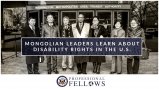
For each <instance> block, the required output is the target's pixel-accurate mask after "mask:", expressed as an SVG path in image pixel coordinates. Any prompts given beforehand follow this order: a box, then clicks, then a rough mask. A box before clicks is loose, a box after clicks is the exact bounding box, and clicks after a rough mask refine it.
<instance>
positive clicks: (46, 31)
mask: <svg viewBox="0 0 159 89" xmlns="http://www.w3.org/2000/svg"><path fill="white" fill-rule="evenodd" d="M46 19H47V24H44V25H43V26H42V31H41V34H40V30H39V29H38V28H37V27H35V23H36V20H35V19H34V18H29V19H28V25H27V26H26V27H25V29H24V30H22V37H74V38H88V37H96V38H103V37H108V36H109V32H108V29H106V28H105V27H104V26H103V25H100V24H99V18H98V17H97V16H94V17H93V19H92V24H91V25H90V24H89V23H85V22H84V15H83V14H79V15H78V21H77V23H74V24H70V22H69V17H67V16H64V17H63V24H62V26H57V25H56V24H55V23H54V16H53V15H51V14H48V15H47V18H46ZM111 37H117V38H119V37H141V38H142V39H143V40H142V41H143V42H144V41H145V34H144V30H143V29H142V28H140V26H139V22H138V20H137V19H136V18H132V19H131V20H130V27H129V28H128V30H127V32H125V30H123V29H122V22H121V21H120V20H117V21H116V22H115V23H114V28H113V29H112V30H111ZM45 59H46V60H47V71H48V74H51V73H52V72H54V73H55V74H58V73H59V71H58V70H57V56H45ZM67 60H68V65H67V64H66V62H67ZM74 62H75V63H76V66H77V71H78V72H77V74H87V71H86V70H87V62H92V65H93V67H92V72H93V73H96V74H100V67H101V63H103V62H105V56H104V55H103V56H62V70H63V71H66V70H67V68H68V69H70V70H74V65H73V64H74ZM26 64H27V70H28V74H40V73H39V56H26ZM139 64H140V59H139V56H128V57H127V73H128V74H137V73H138V70H139ZM114 73H117V74H121V73H122V56H112V64H111V71H110V74H114Z"/></svg>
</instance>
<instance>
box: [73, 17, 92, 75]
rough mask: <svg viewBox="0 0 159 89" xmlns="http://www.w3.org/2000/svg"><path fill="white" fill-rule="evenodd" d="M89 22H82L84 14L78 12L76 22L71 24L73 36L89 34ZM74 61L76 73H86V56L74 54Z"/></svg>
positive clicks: (81, 36)
mask: <svg viewBox="0 0 159 89" xmlns="http://www.w3.org/2000/svg"><path fill="white" fill-rule="evenodd" d="M89 30H90V24H88V23H85V22H84V15H83V14H79V16H78V22H77V23H75V24H72V31H73V36H74V37H75V38H87V37H88V36H89ZM74 61H75V62H76V64H77V69H78V72H77V74H81V73H82V74H87V72H86V68H87V62H88V61H89V57H88V56H74Z"/></svg>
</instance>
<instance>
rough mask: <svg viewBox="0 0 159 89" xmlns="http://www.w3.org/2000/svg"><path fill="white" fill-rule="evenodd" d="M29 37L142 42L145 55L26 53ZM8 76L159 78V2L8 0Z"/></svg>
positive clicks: (4, 55)
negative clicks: (118, 39)
mask: <svg viewBox="0 0 159 89" xmlns="http://www.w3.org/2000/svg"><path fill="white" fill-rule="evenodd" d="M28 37H31V38H62V39H65V38H68V39H69V38H92V39H94V38H95V39H97V38H98V39H104V38H107V39H109V38H110V39H111V38H123V39H124V38H141V51H142V52H141V53H142V54H141V55H33V56H32V55H22V50H23V49H22V47H23V46H22V38H28ZM8 74H11V75H12V76H14V75H25V76H30V75H36V76H39V75H46V76H54V75H72V76H89V75H93V76H99V75H105V76H112V77H113V76H116V75H119V76H124V75H126V76H128V77H129V76H132V75H135V76H136V75H141V76H142V75H143V76H144V75H152V76H153V75H154V76H156V75H158V1H150V0H149V1H134V0H132V1H125V0H116V1H111V0H110V1H105V0H103V1H101V0H99V1H98V0H92V1H91V0H88V1H85V0H82V1H80V0H69V1H65V0H64V1H58V0H55V1H54V0H52V1H50V0H49V1H43V0H40V1H34V0H33V1H31V0H29V1H6V0H2V1H1V75H8ZM64 78H65V77H64ZM143 81H144V80H143ZM2 82H3V81H2ZM147 82H148V81H147ZM151 82H153V81H151ZM60 83H61V84H62V83H63V82H62V79H61V81H60ZM68 83H70V82H68ZM69 85H71V83H70V84H69ZM106 85H107V84H106ZM59 86H62V85H59ZM67 86H68V85H67ZM62 87H63V86H62ZM108 89H109V88H108ZM111 89H112V88H111ZM127 89H129V88H127ZM140 89H141V88H140Z"/></svg>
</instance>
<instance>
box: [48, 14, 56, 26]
mask: <svg viewBox="0 0 159 89" xmlns="http://www.w3.org/2000/svg"><path fill="white" fill-rule="evenodd" d="M49 15H50V16H52V17H53V19H54V16H53V15H52V14H51V13H48V14H47V16H46V19H47V17H48V16H49ZM53 24H54V26H57V23H56V22H55V19H54V21H53Z"/></svg>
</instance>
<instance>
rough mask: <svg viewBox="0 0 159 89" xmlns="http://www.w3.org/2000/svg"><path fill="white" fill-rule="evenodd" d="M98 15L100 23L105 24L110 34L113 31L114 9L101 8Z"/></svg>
mask: <svg viewBox="0 0 159 89" xmlns="http://www.w3.org/2000/svg"><path fill="white" fill-rule="evenodd" d="M96 15H97V16H98V17H99V24H101V25H103V26H104V27H105V29H107V30H108V32H109V36H110V33H111V29H112V27H113V25H112V11H105V10H99V11H97V13H96Z"/></svg>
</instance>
